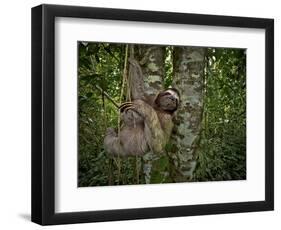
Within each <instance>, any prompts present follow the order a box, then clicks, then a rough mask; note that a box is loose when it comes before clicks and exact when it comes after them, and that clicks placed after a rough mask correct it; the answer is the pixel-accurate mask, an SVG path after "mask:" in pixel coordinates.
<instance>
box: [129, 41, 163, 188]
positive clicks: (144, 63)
mask: <svg viewBox="0 0 281 230" xmlns="http://www.w3.org/2000/svg"><path fill="white" fill-rule="evenodd" d="M164 54H165V49H164V47H162V46H151V45H138V46H135V49H134V55H135V57H136V58H137V59H138V60H139V62H140V65H141V67H142V72H143V76H144V91H145V95H149V96H150V95H153V96H155V95H156V94H157V93H158V92H159V91H161V90H163V88H164V84H163V79H164V56H165V55H164ZM159 159H160V156H159V155H156V154H153V153H152V152H151V151H150V152H148V153H146V154H145V155H144V156H143V158H142V160H143V173H144V177H145V183H147V184H150V183H153V181H152V177H153V175H152V174H153V171H157V170H156V169H155V170H153V168H154V166H155V164H157V161H158V160H159Z"/></svg>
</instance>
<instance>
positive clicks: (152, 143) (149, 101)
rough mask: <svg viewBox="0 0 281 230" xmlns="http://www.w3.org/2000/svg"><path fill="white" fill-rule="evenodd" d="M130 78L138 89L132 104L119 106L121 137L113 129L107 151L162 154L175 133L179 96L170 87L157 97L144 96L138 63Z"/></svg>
mask: <svg viewBox="0 0 281 230" xmlns="http://www.w3.org/2000/svg"><path fill="white" fill-rule="evenodd" d="M129 77H130V78H131V80H132V81H134V84H138V85H137V86H138V87H137V88H136V85H135V88H134V89H133V90H132V92H131V93H132V97H133V101H132V102H126V103H124V104H122V105H121V106H120V110H121V120H122V126H121V129H120V133H119V135H117V133H116V132H115V130H114V129H113V128H108V129H107V132H106V135H105V139H104V146H105V150H106V151H107V153H108V154H111V155H119V156H129V155H131V156H132V155H133V156H137V155H138V156H139V155H143V154H145V153H147V152H149V151H153V152H154V153H161V152H163V150H164V148H165V145H166V144H167V143H168V141H169V139H170V136H171V133H172V129H173V121H172V117H173V114H174V112H175V111H176V110H177V108H178V106H179V93H178V91H177V90H176V89H173V88H170V89H167V90H164V91H162V92H160V93H158V95H156V96H145V94H144V90H143V83H141V81H142V82H143V78H142V73H141V69H140V66H139V64H138V63H137V61H136V60H132V59H131V60H130V69H129ZM136 89H137V90H136Z"/></svg>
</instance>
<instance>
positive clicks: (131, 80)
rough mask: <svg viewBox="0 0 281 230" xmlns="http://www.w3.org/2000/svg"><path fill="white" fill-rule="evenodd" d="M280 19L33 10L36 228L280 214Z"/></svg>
mask: <svg viewBox="0 0 281 230" xmlns="http://www.w3.org/2000/svg"><path fill="white" fill-rule="evenodd" d="M273 154H274V21H273V19H264V18H246V17H231V16H217V15H202V14H184V13H172V12H153V11H138V10H125V9H107V8H92V7H76V6H58V5H40V6H37V7H34V8H32V221H33V222H36V223H38V224H41V225H52V224H70V223H82V222H97V221H114V220H129V219H143V218H161V217H176V216H192V215H206V214H220V213H236V212H251V211H267V210H273V208H274V173H273V172H274V168H273V167H274V163H273Z"/></svg>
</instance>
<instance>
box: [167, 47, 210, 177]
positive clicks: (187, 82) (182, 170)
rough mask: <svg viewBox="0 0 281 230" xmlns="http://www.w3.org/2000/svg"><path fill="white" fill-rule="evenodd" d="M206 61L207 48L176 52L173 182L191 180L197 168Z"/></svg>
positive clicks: (172, 143)
mask: <svg viewBox="0 0 281 230" xmlns="http://www.w3.org/2000/svg"><path fill="white" fill-rule="evenodd" d="M204 58H205V49H204V48H196V47H175V48H174V78H173V87H175V88H177V89H178V90H179V92H180V95H181V103H180V107H179V109H178V110H177V112H176V116H175V118H174V124H175V126H174V130H173V134H172V137H171V146H172V147H171V148H170V150H169V156H170V158H171V159H172V160H171V162H172V163H171V165H172V167H171V168H170V174H171V175H170V176H171V178H172V180H173V181H174V182H181V181H188V180H191V179H192V174H193V172H194V169H195V167H196V148H197V145H198V144H199V136H200V135H199V133H200V129H201V120H202V112H203V84H204V82H203V75H204Z"/></svg>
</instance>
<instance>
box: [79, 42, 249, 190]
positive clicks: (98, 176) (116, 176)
mask: <svg viewBox="0 0 281 230" xmlns="http://www.w3.org/2000/svg"><path fill="white" fill-rule="evenodd" d="M125 49H126V45H124V44H108V43H89V42H78V55H79V64H78V87H79V90H78V103H79V111H78V113H79V134H78V135H79V152H78V156H79V163H78V186H104V185H115V184H143V183H145V181H144V175H143V170H142V167H143V159H142V157H127V158H124V159H122V158H118V157H114V158H111V157H109V156H108V155H107V154H106V153H105V151H104V148H103V139H104V134H105V132H106V129H107V127H118V119H119V113H118V110H117V108H116V107H115V106H114V105H113V104H112V103H111V102H110V101H109V100H108V99H107V98H106V97H105V96H104V95H103V94H102V93H101V91H100V90H99V89H98V88H99V87H100V88H102V89H103V90H104V91H106V92H107V93H108V94H109V95H110V96H111V97H112V99H113V100H114V101H115V102H117V103H119V102H120V101H125V100H126V98H125V96H124V95H126V93H124V94H123V95H122V98H121V91H122V90H121V88H122V81H123V69H124V64H125V63H124V60H125ZM172 51H173V47H172V46H167V47H166V55H165V79H164V85H165V87H168V86H170V85H171V82H172V80H173V76H172V73H173V60H172V59H173V56H172V53H173V52H172ZM204 82H205V88H204V114H203V121H202V132H201V135H200V144H199V146H198V149H197V156H198V161H197V168H196V170H195V172H194V178H193V180H194V181H210V180H232V179H245V178H246V54H245V51H244V50H242V49H222V48H209V49H208V53H207V56H206V67H205V81H204ZM167 148H169V146H167ZM169 167H170V163H169V159H168V158H167V157H162V158H160V160H159V161H158V162H157V167H155V169H154V173H153V176H152V178H151V183H167V182H172V181H173V179H172V178H171V177H170V176H169ZM159 169H161V170H159ZM163 171H164V172H165V173H163Z"/></svg>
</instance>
